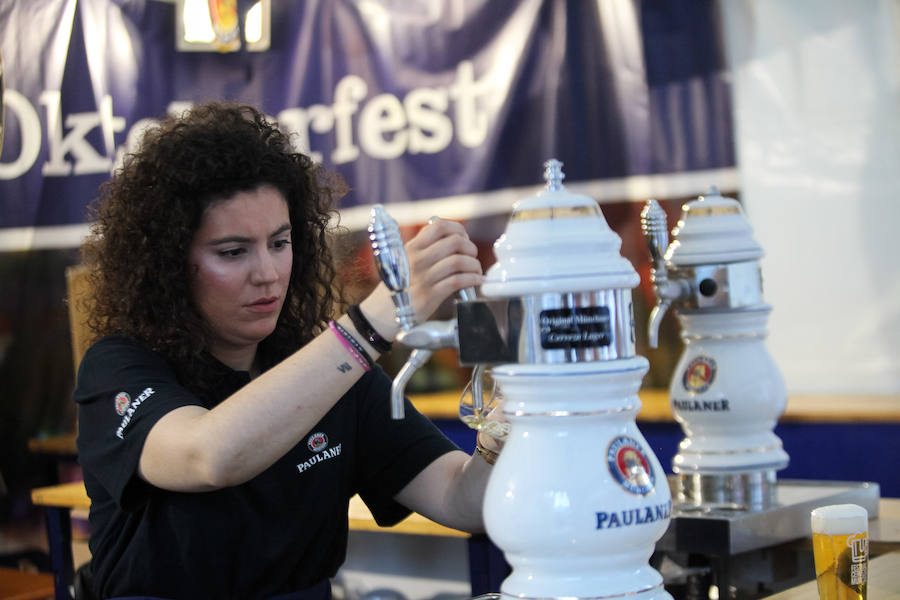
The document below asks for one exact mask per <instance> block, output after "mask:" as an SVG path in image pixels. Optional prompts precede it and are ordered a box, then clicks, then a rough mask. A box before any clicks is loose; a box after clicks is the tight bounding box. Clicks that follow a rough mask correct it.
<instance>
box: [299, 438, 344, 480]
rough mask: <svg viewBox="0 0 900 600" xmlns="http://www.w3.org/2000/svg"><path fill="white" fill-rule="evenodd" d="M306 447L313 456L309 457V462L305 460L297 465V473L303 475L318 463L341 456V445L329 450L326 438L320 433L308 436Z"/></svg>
mask: <svg viewBox="0 0 900 600" xmlns="http://www.w3.org/2000/svg"><path fill="white" fill-rule="evenodd" d="M306 447H307V448H309V450H310V451H311V452H315V454H313V455H312V456H311V457H309V460H305V461H303V462H302V463H300V464H298V465H297V471H298V472H299V473H303V472H304V471H306V470H307V469H310V468H311V467H313V466H315V465H317V464H319V463H320V462H325V461H326V460H329V459H331V458H334V457H335V456H340V455H341V445H340V444H337V445H336V446H332V447H331V448H329V447H328V436H327V435H325V434H324V433H321V432H316V433H314V434H312V435H311V436H309V439H307V440H306Z"/></svg>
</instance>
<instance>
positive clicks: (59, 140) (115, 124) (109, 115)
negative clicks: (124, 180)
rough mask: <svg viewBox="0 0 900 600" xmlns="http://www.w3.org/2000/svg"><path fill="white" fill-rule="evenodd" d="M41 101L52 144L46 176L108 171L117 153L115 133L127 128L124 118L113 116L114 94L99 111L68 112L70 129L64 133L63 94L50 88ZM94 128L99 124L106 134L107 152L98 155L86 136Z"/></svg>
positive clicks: (103, 99)
mask: <svg viewBox="0 0 900 600" xmlns="http://www.w3.org/2000/svg"><path fill="white" fill-rule="evenodd" d="M40 101H41V104H43V105H44V106H45V107H46V108H47V141H48V143H49V146H50V152H49V154H50V156H49V159H48V160H47V162H46V163H44V168H43V173H44V175H45V176H52V175H57V176H65V175H69V174H70V173H72V172H73V171H74V174H75V175H87V174H91V173H108V172H109V171H110V169H111V168H112V164H113V156H114V154H115V142H114V138H113V135H114V134H115V133H118V132H120V131H122V130H124V129H125V119H124V118H123V117H115V116H113V112H112V111H113V106H112V97H111V96H103V98H101V99H100V106H99V107H98V108H99V110H98V111H97V112H92V113H90V112H86V113H73V114H70V115H68V116H67V117H66V122H65V126H66V127H67V128H71V129H70V131H69V132H68V133H66V134H65V135H63V126H62V109H61V105H62V94H60V92H58V91H47V92H44V93H43V94H41V99H40ZM95 127H100V129H101V132H102V133H103V140H104V145H105V146H106V155H101V154H99V153H98V152H97V151H96V150H95V149H94V147H93V146H91V144H90V143H89V142H88V141H87V139H85V138H86V136H87V134H88V133H90V132H91V131H93V129H94V128H95ZM67 154H71V155H72V157H73V158H74V159H75V165H74V169H73V166H72V164H71V163H70V162H68V161H67V160H66V155H67Z"/></svg>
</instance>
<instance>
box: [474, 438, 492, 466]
mask: <svg viewBox="0 0 900 600" xmlns="http://www.w3.org/2000/svg"><path fill="white" fill-rule="evenodd" d="M475 452H477V453H478V454H479V455H481V458H483V459H484V461H485V462H486V463H487V464H489V465H493V464H494V463H495V462H497V453H496V452H494V451H493V450H488V449H487V448H485V447H484V446H482V445H481V444H478V443H476V444H475Z"/></svg>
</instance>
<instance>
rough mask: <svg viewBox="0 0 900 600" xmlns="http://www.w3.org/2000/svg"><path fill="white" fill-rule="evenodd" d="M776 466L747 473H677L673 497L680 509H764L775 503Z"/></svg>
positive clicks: (690, 510)
mask: <svg viewBox="0 0 900 600" xmlns="http://www.w3.org/2000/svg"><path fill="white" fill-rule="evenodd" d="M775 473H776V471H775V469H770V470H765V471H751V472H746V473H722V474H709V473H679V474H678V475H676V476H675V477H674V478H673V481H674V486H673V489H672V497H673V498H675V502H676V503H677V504H678V505H679V509H680V510H681V511H682V512H685V513H689V512H692V511H704V510H720V511H741V510H744V511H746V510H757V511H758V510H765V509H768V508H772V507H773V506H776V505H777V501H778V500H777V494H776V489H777V488H776V485H777V482H776V476H775Z"/></svg>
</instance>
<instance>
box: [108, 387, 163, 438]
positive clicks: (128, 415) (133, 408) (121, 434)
mask: <svg viewBox="0 0 900 600" xmlns="http://www.w3.org/2000/svg"><path fill="white" fill-rule="evenodd" d="M153 394H154V392H153V388H149V387H148V388H146V389H145V390H144V391H143V392H141V395H140V396H138V397H137V398H136V399H135V400H134V402H132V403H131V404H130V405H129V407H128V410H127V411H125V415H124V416H123V417H122V422H121V423H119V428H118V429H116V437H117V438H119V439H120V440H123V439H125V428H126V427H128V424H129V423H131V417H132V416H133V415H134V411H136V410H137V409H138V407H139V406H140V405H141V404H143V402H144V400H146V399H147V398H149V397H150V396H152V395H153Z"/></svg>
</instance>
